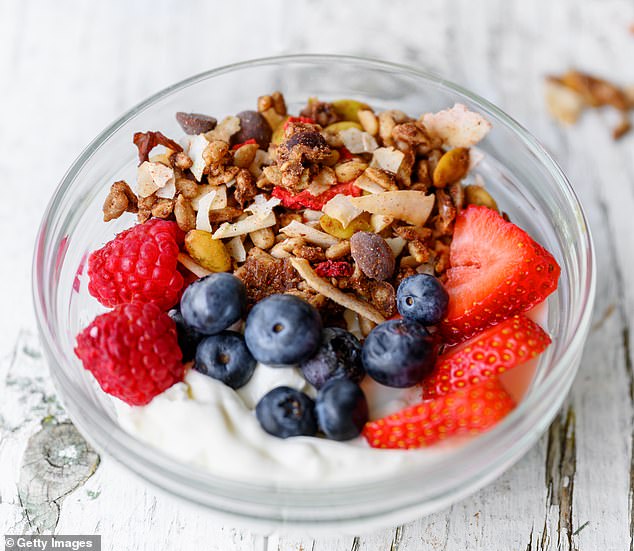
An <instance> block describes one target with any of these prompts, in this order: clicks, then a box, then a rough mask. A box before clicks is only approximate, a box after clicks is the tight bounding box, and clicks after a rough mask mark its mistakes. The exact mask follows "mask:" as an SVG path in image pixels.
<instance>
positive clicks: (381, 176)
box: [363, 167, 398, 191]
mask: <svg viewBox="0 0 634 551" xmlns="http://www.w3.org/2000/svg"><path fill="white" fill-rule="evenodd" d="M363 174H364V175H365V176H367V177H368V178H370V180H372V181H373V182H374V183H375V184H378V185H380V186H381V187H382V188H383V189H385V190H388V191H396V190H398V186H397V185H396V184H395V183H394V177H393V176H392V175H391V174H390V173H389V172H386V171H384V170H381V169H380V168H372V167H369V168H366V169H365V172H364V173H363Z"/></svg>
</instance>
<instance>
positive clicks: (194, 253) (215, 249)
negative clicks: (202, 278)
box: [185, 230, 231, 272]
mask: <svg viewBox="0 0 634 551" xmlns="http://www.w3.org/2000/svg"><path fill="white" fill-rule="evenodd" d="M185 249H186V250H187V252H188V254H189V256H191V257H192V258H193V259H194V261H195V262H196V263H197V264H199V265H200V266H202V267H203V268H205V270H209V271H210V272H226V271H228V270H230V269H231V257H230V256H229V253H228V252H227V249H226V248H225V246H224V243H223V242H222V241H220V240H219V239H213V238H212V237H211V234H210V233H209V232H206V231H204V230H191V231H189V232H187V235H186V236H185Z"/></svg>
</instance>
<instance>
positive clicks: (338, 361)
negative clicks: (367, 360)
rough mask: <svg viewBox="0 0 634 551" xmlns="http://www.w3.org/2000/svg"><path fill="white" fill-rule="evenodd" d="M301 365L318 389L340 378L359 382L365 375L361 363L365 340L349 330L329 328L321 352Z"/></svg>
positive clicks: (324, 335)
mask: <svg viewBox="0 0 634 551" xmlns="http://www.w3.org/2000/svg"><path fill="white" fill-rule="evenodd" d="M300 367H301V370H302V373H303V374H304V378H305V379H306V380H307V381H308V382H309V383H310V384H312V385H313V386H314V387H315V388H321V387H322V386H323V385H324V383H325V382H326V381H328V380H329V379H336V378H344V379H350V380H351V381H354V382H356V383H358V382H360V381H361V379H363V376H364V375H365V370H364V369H363V364H362V363H361V343H360V342H359V339H357V337H355V336H354V335H353V334H352V333H350V332H348V331H346V330H345V329H340V328H339V327H327V328H326V329H324V330H323V332H322V334H321V345H320V347H319V350H318V351H317V354H315V355H314V356H313V357H312V358H310V359H309V360H307V361H305V362H303V363H302V364H301V365H300Z"/></svg>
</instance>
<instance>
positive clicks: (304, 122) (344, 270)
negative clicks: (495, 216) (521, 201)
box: [103, 92, 614, 333]
mask: <svg viewBox="0 0 634 551" xmlns="http://www.w3.org/2000/svg"><path fill="white" fill-rule="evenodd" d="M608 99H609V100H610V101H608ZM608 99H606V100H605V101H606V102H608V103H611V104H613V105H614V101H612V100H613V99H614V98H612V99H610V98H608ZM255 107H256V109H257V110H255V111H243V112H241V113H238V114H237V115H235V116H233V115H230V116H227V117H225V118H224V119H216V118H215V117H213V116H210V115H208V114H198V113H184V112H179V113H177V114H176V119H177V121H178V122H179V124H180V125H181V127H182V128H183V131H184V134H185V136H184V137H183V138H182V139H180V141H174V140H173V139H170V138H168V137H166V136H165V135H163V134H162V133H161V132H158V131H147V132H137V133H136V134H135V135H134V139H133V142H134V144H135V145H136V146H137V148H138V155H139V167H138V175H137V182H136V186H133V187H134V189H135V191H136V193H135V192H134V191H133V189H132V188H131V187H130V186H129V185H128V184H127V183H126V182H123V181H119V182H115V183H114V184H113V185H112V188H111V190H110V193H109V194H108V196H107V198H106V200H105V203H104V207H103V214H104V220H105V221H110V220H113V219H115V218H118V217H119V216H121V215H122V214H123V213H124V212H131V213H135V214H137V217H138V221H139V222H140V223H143V222H145V221H147V220H149V219H150V218H161V219H167V220H175V221H176V222H177V224H178V226H179V228H180V229H181V230H183V231H185V232H189V234H192V235H191V239H190V240H186V243H190V247H191V250H189V249H188V251H187V252H188V253H189V254H187V255H185V254H184V253H183V254H181V255H180V258H181V259H183V261H184V262H185V265H184V266H183V269H184V270H189V271H192V267H193V268H194V271H195V272H197V273H199V274H200V273H207V272H208V271H209V270H210V269H211V268H213V269H216V270H218V269H222V270H226V271H230V272H232V273H234V274H235V275H236V276H237V277H238V278H240V279H241V280H242V281H243V282H244V284H245V286H246V288H247V296H248V303H249V304H250V305H253V304H254V303H255V302H258V301H259V300H262V299H263V298H265V297H267V296H269V295H271V294H274V293H291V294H295V295H298V296H301V297H302V298H304V299H306V300H307V301H309V302H310V303H311V304H313V305H315V306H316V307H317V308H319V309H320V311H321V312H322V316H325V317H327V318H328V320H329V323H331V324H339V325H342V326H345V322H344V313H345V312H346V310H349V311H352V312H353V313H354V315H355V316H356V317H357V319H358V321H359V324H360V328H361V330H362V332H363V333H367V332H368V331H369V330H370V329H371V328H372V327H373V326H374V324H376V323H380V322H381V321H382V320H384V319H387V318H390V317H391V316H393V315H394V314H395V313H396V302H395V292H396V291H395V290H396V288H397V287H398V285H399V283H400V281H402V279H403V278H405V277H407V276H409V275H413V274H416V273H430V274H432V275H435V276H436V277H439V278H440V279H441V280H442V279H443V275H444V273H445V271H446V270H447V268H448V267H449V245H450V243H451V238H452V235H453V226H454V221H455V219H456V216H457V215H458V214H459V213H460V211H461V210H462V209H463V208H466V206H467V205H468V204H471V203H473V204H487V203H488V204H489V205H491V204H492V205H493V206H492V208H496V206H495V202H494V201H493V199H492V198H491V197H490V196H489V195H488V193H487V192H486V190H485V189H484V188H483V187H482V183H483V182H481V180H480V181H479V180H477V179H475V180H474V179H473V178H471V181H467V177H468V176H469V171H470V168H471V166H472V165H473V164H474V163H473V159H471V161H470V154H471V147H472V146H473V145H475V144H476V143H477V142H478V141H479V140H480V139H482V137H484V135H485V134H486V133H487V132H488V130H489V128H490V125H489V123H488V122H487V121H486V120H485V119H483V118H482V117H481V116H480V115H478V114H476V113H472V112H470V111H468V110H467V109H466V108H465V107H464V106H461V105H456V106H454V107H453V108H451V109H447V110H445V111H441V112H439V113H425V114H423V115H422V116H420V117H419V118H414V117H410V116H409V115H407V114H405V113H403V112H402V111H398V110H389V111H383V112H378V113H377V112H375V111H374V110H373V109H372V107H371V106H369V105H366V104H364V103H361V102H359V101H356V100H347V99H342V100H336V101H332V102H327V101H322V100H320V99H318V98H309V99H308V101H307V104H306V106H305V107H304V108H303V109H302V110H301V111H300V112H299V113H298V114H297V116H292V114H290V115H289V113H288V110H287V106H286V102H285V100H284V96H283V95H282V94H281V93H280V92H274V93H272V94H270V95H266V96H261V97H260V98H258V100H257V104H256V106H255ZM218 121H219V122H218ZM159 146H162V147H163V151H161V152H160V153H158V154H155V153H156V149H155V148H157V147H159ZM466 184H469V185H466ZM476 184H477V185H476ZM192 232H199V233H198V234H196V235H194V234H193V233H192ZM200 232H203V233H202V234H201V233H200ZM189 234H188V235H189ZM194 237H195V240H194ZM203 238H204V239H203ZM212 241H217V242H218V246H209V244H210V243H212ZM351 245H352V246H351ZM218 247H220V249H218ZM210 251H216V252H215V253H212V252H210ZM218 251H220V252H222V255H221V256H222V258H223V259H226V260H223V262H214V259H210V258H207V257H206V256H205V255H210V254H217V253H218ZM218 267H221V268H218ZM212 271H213V270H212Z"/></svg>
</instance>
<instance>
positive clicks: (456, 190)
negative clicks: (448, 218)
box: [447, 182, 465, 212]
mask: <svg viewBox="0 0 634 551" xmlns="http://www.w3.org/2000/svg"><path fill="white" fill-rule="evenodd" d="M447 192H448V193H449V197H451V200H452V202H453V204H454V206H455V207H456V209H457V211H458V212H460V211H461V210H462V209H463V207H464V205H465V193H464V188H463V187H462V184H461V183H460V182H454V183H453V184H449V185H448V186H447Z"/></svg>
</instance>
